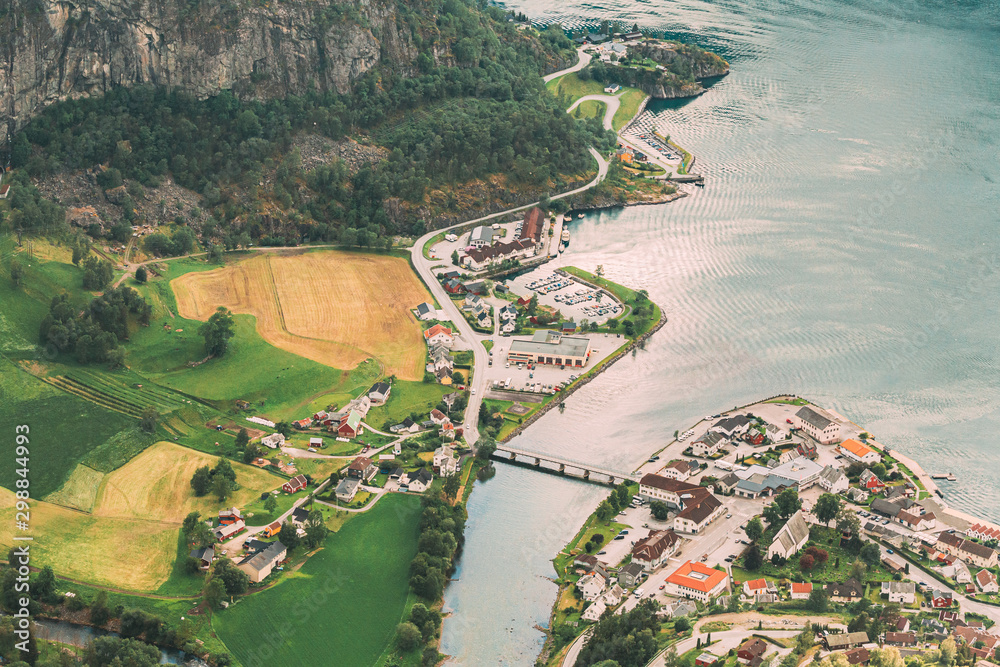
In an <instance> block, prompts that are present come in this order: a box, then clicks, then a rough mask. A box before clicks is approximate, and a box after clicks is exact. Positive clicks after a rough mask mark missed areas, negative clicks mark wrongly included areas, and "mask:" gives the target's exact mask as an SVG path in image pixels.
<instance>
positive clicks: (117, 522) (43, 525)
mask: <svg viewBox="0 0 1000 667" xmlns="http://www.w3.org/2000/svg"><path fill="white" fill-rule="evenodd" d="M13 503H14V494H13V492H11V491H8V490H6V489H4V490H2V491H0V515H2V516H3V522H2V525H0V545H3V549H4V550H6V549H7V548H8V547H10V546H12V545H13V544H14V542H13V539H12V538H13V525H14V508H13ZM31 531H32V533H33V534H34V535H40V536H44V539H39V540H36V541H35V542H33V543H32V545H31V551H32V565H35V566H36V567H41V566H42V565H51V566H52V568H53V569H54V570H55V571H56V572H57V573H58V574H59V575H61V576H66V577H70V578H72V579H81V580H84V581H89V582H93V583H96V584H101V585H105V586H114V587H117V588H122V589H125V590H131V591H152V590H155V589H156V588H157V587H159V586H160V585H161V584H162V583H163V582H165V581H166V580H167V579H168V578H169V576H170V573H171V570H172V568H173V561H174V558H175V556H176V552H177V534H178V528H177V525H176V524H166V523H160V522H157V521H145V520H140V519H115V518H107V517H96V516H92V515H90V514H85V513H83V512H80V511H77V510H72V509H69V508H66V507H61V506H59V505H53V504H51V503H47V502H44V501H35V502H34V503H32V507H31Z"/></svg>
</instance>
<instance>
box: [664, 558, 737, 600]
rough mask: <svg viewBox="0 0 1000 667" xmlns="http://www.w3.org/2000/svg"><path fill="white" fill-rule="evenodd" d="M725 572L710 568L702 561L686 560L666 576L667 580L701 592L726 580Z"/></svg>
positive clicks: (707, 591)
mask: <svg viewBox="0 0 1000 667" xmlns="http://www.w3.org/2000/svg"><path fill="white" fill-rule="evenodd" d="M727 576H728V575H727V574H726V573H725V572H720V571H719V570H716V569H713V568H710V567H709V566H707V565H705V564H703V563H696V562H692V561H688V562H686V563H684V564H683V565H681V566H680V567H679V568H677V569H676V570H674V572H673V573H672V574H671V575H670V576H669V577H667V582H669V583H671V584H674V585H675V586H683V587H684V588H689V589H691V590H695V591H701V592H702V593H709V592H711V591H712V590H713V589H714V588H715V587H716V586H718V585H719V584H720V583H723V582H724V581H725V580H726V577H727Z"/></svg>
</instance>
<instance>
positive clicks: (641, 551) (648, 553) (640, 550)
mask: <svg viewBox="0 0 1000 667" xmlns="http://www.w3.org/2000/svg"><path fill="white" fill-rule="evenodd" d="M680 541H681V538H680V537H678V536H677V533H675V532H674V531H672V530H651V531H650V532H649V535H647V536H646V537H644V538H642V539H641V540H639V541H638V542H636V543H635V546H633V547H632V562H633V563H639V564H640V565H642V567H643V569H644V570H646V571H647V572H652V571H653V570H655V569H656V568H658V567H659V566H660V565H663V562H664V561H665V560H667V558H669V557H670V556H672V555H673V554H674V552H675V551H677V545H678V544H680Z"/></svg>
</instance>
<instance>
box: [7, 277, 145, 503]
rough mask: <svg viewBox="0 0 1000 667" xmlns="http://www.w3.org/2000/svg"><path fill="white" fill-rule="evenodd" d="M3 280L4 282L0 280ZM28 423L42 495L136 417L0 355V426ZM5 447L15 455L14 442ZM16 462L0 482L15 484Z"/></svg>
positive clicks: (35, 488)
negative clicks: (72, 392)
mask: <svg viewBox="0 0 1000 667" xmlns="http://www.w3.org/2000/svg"><path fill="white" fill-rule="evenodd" d="M0 282H2V281H0ZM21 424H25V425H27V426H28V427H30V434H29V435H30V451H31V494H32V496H33V497H36V498H41V497H44V496H46V495H48V494H50V493H53V492H54V491H56V490H58V489H59V488H60V487H62V485H63V483H64V482H65V481H66V480H67V479H68V478H69V476H70V473H71V472H72V471H73V469H74V468H76V465H77V463H79V462H80V461H81V459H83V457H84V456H85V455H86V454H87V453H88V452H89V451H90V450H92V449H94V448H96V447H97V446H98V445H100V444H102V443H103V442H105V441H107V440H108V439H109V438H111V437H112V436H114V435H115V434H116V433H117V432H119V431H121V430H123V429H127V428H130V427H132V426H133V425H134V424H135V420H134V419H132V418H131V417H128V416H126V415H123V414H121V413H118V412H114V411H111V410H107V409H104V408H101V407H100V406H98V405H95V404H93V403H91V402H89V401H86V400H83V399H81V398H78V397H76V396H72V395H70V394H66V393H64V392H62V391H59V390H57V389H55V388H54V387H51V386H49V385H47V384H45V383H43V382H41V381H40V380H38V379H37V378H35V377H33V376H32V375H31V374H29V373H27V372H25V371H23V370H21V369H19V368H18V367H17V366H15V365H14V364H12V363H10V362H8V361H6V360H2V359H0V431H2V432H3V433H14V427H15V426H16V425H21ZM4 442H5V445H4V447H5V449H4V452H5V453H6V454H7V455H8V456H9V457H11V458H12V457H13V447H14V441H13V439H12V438H7V439H6V440H5V441H4ZM14 481H15V473H14V466H13V465H9V466H3V467H2V468H0V486H3V487H5V488H13V485H14Z"/></svg>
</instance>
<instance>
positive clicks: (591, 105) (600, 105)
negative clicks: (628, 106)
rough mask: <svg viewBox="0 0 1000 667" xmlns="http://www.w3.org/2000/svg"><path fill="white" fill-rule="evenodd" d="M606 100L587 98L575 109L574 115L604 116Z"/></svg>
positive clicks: (582, 116)
mask: <svg viewBox="0 0 1000 667" xmlns="http://www.w3.org/2000/svg"><path fill="white" fill-rule="evenodd" d="M606 108H607V107H606V105H605V104H604V102H598V101H597V100H585V101H583V102H580V105H579V106H578V107H577V108H576V109H574V110H573V116H575V117H577V118H597V119H603V118H604V110H605V109H606Z"/></svg>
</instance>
